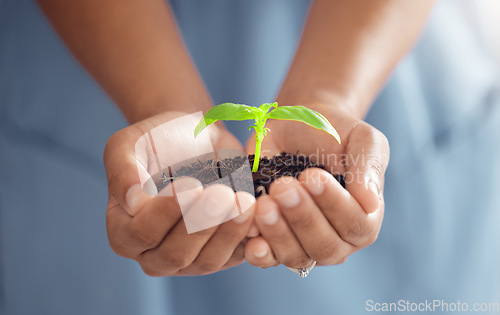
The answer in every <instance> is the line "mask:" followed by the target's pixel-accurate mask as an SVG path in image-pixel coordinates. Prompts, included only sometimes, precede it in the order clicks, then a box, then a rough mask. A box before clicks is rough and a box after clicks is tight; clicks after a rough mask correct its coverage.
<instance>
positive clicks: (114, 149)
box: [104, 126, 152, 216]
mask: <svg viewBox="0 0 500 315" xmlns="http://www.w3.org/2000/svg"><path fill="white" fill-rule="evenodd" d="M141 135H142V133H141V132H140V131H139V129H137V128H136V127H135V126H129V127H127V128H125V129H122V130H120V131H118V132H117V133H115V134H114V135H113V136H111V137H110V138H109V140H108V142H107V144H106V148H105V150H104V166H105V168H106V176H107V179H108V190H109V195H110V196H112V197H113V198H115V199H116V200H117V201H118V203H119V204H120V205H121V206H122V207H123V209H125V210H126V211H127V213H128V214H130V215H132V216H133V215H135V214H136V213H137V212H138V211H139V210H140V209H141V208H142V207H143V206H144V204H145V203H147V202H148V201H149V200H151V198H152V196H151V195H149V194H146V193H144V191H143V187H142V186H141V177H142V178H143V180H145V179H147V178H149V174H148V173H147V171H146V169H145V168H144V167H143V166H142V164H141V163H140V162H138V161H137V157H136V154H135V144H136V142H137V140H138V139H139V138H140V137H141Z"/></svg>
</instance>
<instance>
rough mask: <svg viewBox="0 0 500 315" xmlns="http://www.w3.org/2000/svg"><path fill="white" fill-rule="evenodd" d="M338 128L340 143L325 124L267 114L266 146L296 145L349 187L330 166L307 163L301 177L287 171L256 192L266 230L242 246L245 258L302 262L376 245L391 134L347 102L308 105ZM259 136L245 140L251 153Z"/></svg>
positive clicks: (289, 148) (340, 257) (327, 261)
mask: <svg viewBox="0 0 500 315" xmlns="http://www.w3.org/2000/svg"><path fill="white" fill-rule="evenodd" d="M309 107H310V108H312V109H314V110H316V111H318V112H320V113H322V114H323V115H324V116H325V117H326V118H328V119H329V120H330V121H331V122H332V124H333V125H334V126H335V127H336V128H337V131H338V132H339V134H340V137H341V139H342V144H338V143H337V142H336V140H335V139H334V138H333V137H332V136H331V135H329V134H327V133H325V132H324V131H320V130H317V129H314V128H312V127H310V126H307V125H305V124H302V123H299V122H291V121H269V122H268V127H269V128H270V129H271V131H270V132H268V135H267V136H266V137H265V138H264V142H263V144H262V152H263V153H264V154H265V155H268V156H272V155H275V154H278V153H280V152H299V153H300V154H303V155H305V156H313V157H316V158H317V159H318V161H319V162H320V163H323V164H325V166H326V169H328V170H331V171H333V172H334V173H337V174H343V175H345V176H346V189H344V188H343V187H342V186H341V185H340V184H339V183H338V182H337V181H336V180H335V178H334V177H333V176H332V175H331V174H330V173H329V172H327V171H325V170H321V169H318V168H310V169H307V170H305V171H304V172H302V173H301V174H300V176H299V177H298V178H294V177H282V178H279V179H277V180H276V181H274V182H273V183H272V184H271V187H270V194H269V196H262V197H259V198H258V199H257V209H256V214H255V223H256V224H257V226H258V229H259V231H260V233H261V236H258V237H254V238H251V239H250V240H248V242H247V243H246V246H245V257H246V258H247V261H248V262H249V263H250V264H252V265H254V266H258V267H269V266H274V265H277V264H279V263H281V264H283V265H285V266H287V267H291V268H303V267H306V266H308V265H309V264H310V263H311V262H312V260H315V261H317V263H318V264H319V265H333V264H338V263H342V262H344V261H345V260H346V259H347V257H348V256H349V255H351V254H352V253H354V252H355V251H357V250H359V249H361V248H364V247H366V246H368V245H370V244H372V243H373V242H374V241H375V240H376V238H377V236H378V233H379V231H380V227H381V224H382V219H383V216H384V199H383V188H384V173H385V170H386V167H387V164H388V162H389V145H388V142H387V139H386V137H385V136H384V135H383V134H382V133H381V132H379V131H378V130H376V129H375V128H373V127H372V126H370V125H369V124H367V123H365V122H363V121H362V120H360V119H359V118H356V117H355V116H353V115H350V114H349V113H348V112H346V110H345V109H343V108H339V107H334V106H324V105H317V106H309ZM254 145H255V140H254V139H253V140H252V138H251V139H250V140H249V142H248V143H247V146H246V148H247V151H248V152H253V149H254Z"/></svg>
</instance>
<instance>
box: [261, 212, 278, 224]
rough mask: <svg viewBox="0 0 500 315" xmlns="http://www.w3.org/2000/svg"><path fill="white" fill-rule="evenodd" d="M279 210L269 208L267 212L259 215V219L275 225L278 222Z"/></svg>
mask: <svg viewBox="0 0 500 315" xmlns="http://www.w3.org/2000/svg"><path fill="white" fill-rule="evenodd" d="M278 218H279V215H278V211H276V209H272V208H270V209H268V210H267V211H266V213H264V214H261V215H259V220H261V221H262V222H263V223H264V224H266V225H273V224H275V223H276V222H278Z"/></svg>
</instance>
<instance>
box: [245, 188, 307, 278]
mask: <svg viewBox="0 0 500 315" xmlns="http://www.w3.org/2000/svg"><path fill="white" fill-rule="evenodd" d="M255 221H256V222H257V226H258V227H259V231H260V232H261V234H262V236H263V237H264V239H265V240H266V241H267V242H268V243H269V245H270V246H271V248H272V251H273V253H274V256H275V257H276V260H277V261H279V262H280V263H282V264H283V265H285V266H287V267H290V268H304V267H307V266H309V265H310V264H311V263H312V260H311V258H309V256H307V253H306V252H305V251H304V249H303V248H302V246H301V245H300V243H299V241H298V240H297V238H296V237H295V234H294V233H293V232H292V230H291V229H290V227H289V226H288V223H287V222H286V220H285V218H283V217H282V215H281V214H280V211H279V208H278V205H277V204H276V202H275V201H273V199H271V198H270V197H268V196H262V197H260V198H259V200H258V201H257V213H256V216H255Z"/></svg>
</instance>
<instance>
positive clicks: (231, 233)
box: [217, 225, 243, 240]
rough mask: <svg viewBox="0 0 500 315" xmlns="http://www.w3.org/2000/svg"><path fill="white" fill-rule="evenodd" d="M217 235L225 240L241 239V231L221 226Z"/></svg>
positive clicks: (232, 227)
mask: <svg viewBox="0 0 500 315" xmlns="http://www.w3.org/2000/svg"><path fill="white" fill-rule="evenodd" d="M217 234H219V235H220V237H221V238H223V239H225V240H233V239H240V238H241V239H243V235H242V232H241V229H238V228H237V227H234V226H228V225H223V226H221V228H220V229H219V230H218V231H217Z"/></svg>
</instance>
